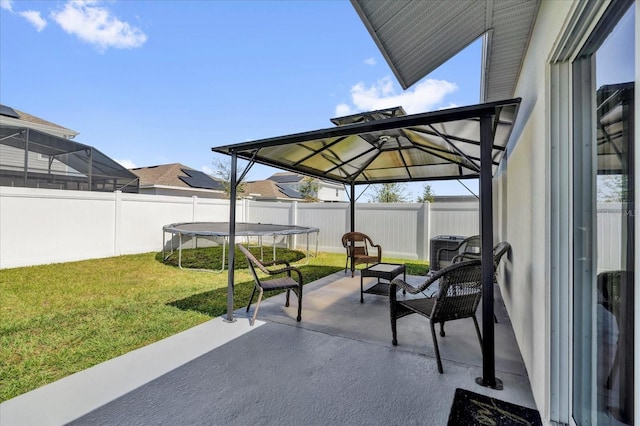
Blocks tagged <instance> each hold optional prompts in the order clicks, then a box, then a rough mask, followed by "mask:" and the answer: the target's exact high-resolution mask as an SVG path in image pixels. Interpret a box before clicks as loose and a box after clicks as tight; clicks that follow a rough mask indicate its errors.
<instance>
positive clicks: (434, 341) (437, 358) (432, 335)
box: [430, 322, 444, 374]
mask: <svg viewBox="0 0 640 426" xmlns="http://www.w3.org/2000/svg"><path fill="white" fill-rule="evenodd" d="M441 324H442V323H441ZM430 325H431V337H432V338H433V347H434V348H435V350H436V360H437V361H438V372H439V373H440V374H442V373H443V372H444V370H443V369H442V361H441V360H440V349H439V348H438V339H436V329H435V326H434V324H433V323H432V322H430Z"/></svg>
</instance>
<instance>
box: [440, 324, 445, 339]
mask: <svg viewBox="0 0 640 426" xmlns="http://www.w3.org/2000/svg"><path fill="white" fill-rule="evenodd" d="M440 335H441V336H442V337H444V336H445V334H444V323H443V322H441V323H440Z"/></svg>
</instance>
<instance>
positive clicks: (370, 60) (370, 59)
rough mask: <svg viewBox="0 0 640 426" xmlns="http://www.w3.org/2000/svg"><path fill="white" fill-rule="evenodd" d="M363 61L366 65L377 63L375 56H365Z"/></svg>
mask: <svg viewBox="0 0 640 426" xmlns="http://www.w3.org/2000/svg"><path fill="white" fill-rule="evenodd" d="M364 63H365V64H367V65H371V66H373V65H375V64H377V63H378V61H376V58H367V59H365V60H364Z"/></svg>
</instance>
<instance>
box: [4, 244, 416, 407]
mask: <svg viewBox="0 0 640 426" xmlns="http://www.w3.org/2000/svg"><path fill="white" fill-rule="evenodd" d="M212 250H215V249H197V250H185V251H184V252H183V260H182V264H183V266H186V265H189V266H191V267H199V266H206V267H212V268H214V269H215V268H218V269H219V268H220V265H219V264H218V265H215V264H212V263H213V262H215V259H219V258H220V257H221V256H220V253H219V252H216V254H212ZM269 253H271V252H269ZM266 255H267V253H266V252H265V256H266ZM302 256H303V254H302V253H300V252H293V251H287V250H282V251H280V249H279V252H278V258H279V259H290V260H295V259H299V258H301V257H302ZM344 260H345V257H344V255H343V254H329V253H319V254H318V256H317V257H312V258H311V260H310V262H309V264H308V265H300V266H299V267H300V269H301V271H302V274H303V276H304V281H305V284H306V283H309V282H312V281H315V280H317V279H319V278H321V277H323V276H326V275H329V274H331V273H333V272H336V271H338V270H340V269H342V268H344ZM384 260H385V261H389V262H401V263H407V261H403V260H400V259H384ZM217 262H218V263H219V260H218V261H217ZM172 263H174V264H175V259H169V263H168V264H165V263H162V262H161V256H160V255H159V254H157V253H146V254H140V255H130V256H119V257H112V258H106V259H96V260H88V261H82V262H70V263H62V264H54V265H44V266H34V267H27V268H14V269H5V270H0V401H4V400H7V399H10V398H13V397H14V396H17V395H20V394H22V393H24V392H27V391H29V390H32V389H35V388H37V387H40V386H42V385H45V384H47V383H51V382H53V381H55V380H58V379H60V378H62V377H65V376H67V375H70V374H72V373H75V372H78V371H80V370H83V369H86V368H88V367H91V366H93V365H96V364H98V363H100V362H103V361H106V360H108V359H111V358H114V357H117V356H119V355H122V354H124V353H126V352H129V351H131V350H134V349H137V348H140V347H142V346H145V345H147V344H149V343H153V342H156V341H158V340H161V339H163V338H165V337H168V336H171V335H173V334H176V333H179V332H181V331H184V330H186V329H188V328H190V327H193V326H195V325H198V324H201V323H203V322H205V321H207V320H210V319H211V318H212V317H217V316H220V315H223V314H224V313H225V312H226V306H227V305H226V304H227V272H226V271H225V272H223V273H206V272H194V271H188V270H181V269H179V268H177V267H176V266H174V265H173V264H172ZM359 266H360V265H359ZM236 268H237V269H236V276H235V282H236V287H235V297H234V301H235V303H234V309H238V308H240V307H242V306H246V303H247V301H248V299H249V296H250V292H251V290H252V288H253V281H252V280H251V278H250V275H249V273H248V270H247V269H246V264H245V263H244V257H243V256H241V255H238V256H237V264H236ZM238 268H240V269H238ZM425 272H426V264H425V263H424V262H418V261H410V262H409V263H407V273H409V274H424V273H425ZM303 309H304V306H303Z"/></svg>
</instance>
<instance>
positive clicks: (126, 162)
mask: <svg viewBox="0 0 640 426" xmlns="http://www.w3.org/2000/svg"><path fill="white" fill-rule="evenodd" d="M116 163H118V164H120V165H121V166H122V167H124V168H125V169H135V168H136V165H135V164H134V162H133V161H131V160H127V159H124V160H116Z"/></svg>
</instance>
